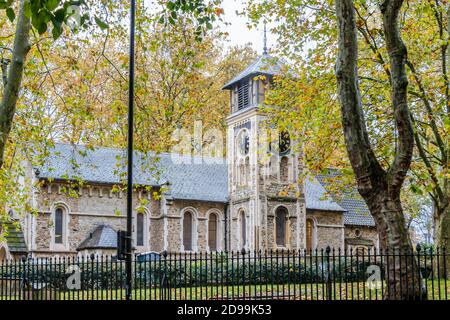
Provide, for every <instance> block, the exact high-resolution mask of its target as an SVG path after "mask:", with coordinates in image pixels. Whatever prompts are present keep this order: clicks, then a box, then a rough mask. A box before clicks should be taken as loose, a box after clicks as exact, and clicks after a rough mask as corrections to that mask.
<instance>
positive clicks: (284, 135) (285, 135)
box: [279, 131, 291, 155]
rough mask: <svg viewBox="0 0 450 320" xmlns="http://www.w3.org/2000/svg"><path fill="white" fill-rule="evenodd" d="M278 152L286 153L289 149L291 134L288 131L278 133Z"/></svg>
mask: <svg viewBox="0 0 450 320" xmlns="http://www.w3.org/2000/svg"><path fill="white" fill-rule="evenodd" d="M279 148H280V154H282V155H283V154H287V153H289V151H291V136H290V135H289V132H286V131H283V132H281V133H280V147H279Z"/></svg>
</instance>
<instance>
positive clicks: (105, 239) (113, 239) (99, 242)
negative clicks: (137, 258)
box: [77, 225, 117, 251]
mask: <svg viewBox="0 0 450 320" xmlns="http://www.w3.org/2000/svg"><path fill="white" fill-rule="evenodd" d="M116 248H117V232H116V231H115V230H114V229H113V228H111V227H110V226H107V225H101V226H98V227H97V228H96V229H95V230H94V231H93V232H92V233H91V234H90V235H89V237H87V238H86V239H85V240H84V241H83V242H82V243H81V244H80V245H79V246H78V248H77V251H81V250H86V249H116Z"/></svg>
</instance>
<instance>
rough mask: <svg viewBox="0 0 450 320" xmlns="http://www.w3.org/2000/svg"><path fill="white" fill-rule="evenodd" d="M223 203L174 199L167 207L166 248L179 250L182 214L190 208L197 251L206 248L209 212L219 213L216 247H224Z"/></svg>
mask: <svg viewBox="0 0 450 320" xmlns="http://www.w3.org/2000/svg"><path fill="white" fill-rule="evenodd" d="M224 207H225V205H224V204H222V203H214V202H204V201H192V200H174V201H173V202H172V203H171V204H170V205H168V208H167V217H166V219H167V220H166V221H167V226H168V228H167V232H166V236H167V238H168V240H167V248H166V249H167V250H168V251H170V252H179V251H180V250H181V248H182V236H183V234H182V232H183V226H182V214H183V213H184V212H185V211H186V210H190V211H191V212H192V213H193V215H194V224H193V226H194V230H196V231H195V234H194V238H193V244H194V248H196V249H197V251H202V252H205V251H207V250H208V239H207V230H208V216H209V214H210V213H211V212H214V213H216V214H218V215H219V221H218V222H219V226H218V230H217V232H218V235H219V236H218V247H219V249H223V248H224V243H223V242H224V241H223V238H224V231H225V230H224V227H225V215H224V209H225V208H224Z"/></svg>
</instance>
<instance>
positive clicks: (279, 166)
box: [223, 37, 305, 251]
mask: <svg viewBox="0 0 450 320" xmlns="http://www.w3.org/2000/svg"><path fill="white" fill-rule="evenodd" d="M265 39H266V37H265ZM264 42H265V45H264V52H263V54H262V55H261V56H259V57H258V58H257V59H256V60H255V61H254V62H253V63H251V64H250V65H249V66H248V67H247V68H246V69H245V70H244V71H243V72H241V73H240V74H239V75H238V76H236V77H235V78H233V79H232V80H231V81H230V82H228V83H227V84H226V85H225V86H224V87H223V89H224V90H229V91H230V115H229V116H228V118H227V126H228V129H227V163H228V168H229V170H228V190H229V199H230V203H229V222H228V223H229V225H228V228H229V229H228V230H229V246H230V247H229V248H228V249H229V250H241V249H246V250H252V251H253V250H260V249H261V250H271V249H298V248H303V247H304V245H303V244H304V241H305V232H304V227H305V200H304V195H303V187H302V185H301V184H299V183H298V177H299V176H300V173H301V159H300V155H299V154H298V153H297V152H296V151H295V150H296V149H297V148H295V147H296V145H295V143H294V141H291V137H290V134H289V132H278V131H277V130H271V129H270V128H268V126H267V125H266V120H267V115H265V114H264V113H263V111H262V110H261V106H262V105H263V104H264V101H265V92H266V90H268V89H269V87H270V85H271V84H272V83H273V78H274V76H276V75H278V74H280V72H281V69H282V65H281V63H280V61H279V60H278V59H276V58H275V57H272V56H271V55H269V54H268V52H267V48H266V47H267V46H266V40H265V41H264Z"/></svg>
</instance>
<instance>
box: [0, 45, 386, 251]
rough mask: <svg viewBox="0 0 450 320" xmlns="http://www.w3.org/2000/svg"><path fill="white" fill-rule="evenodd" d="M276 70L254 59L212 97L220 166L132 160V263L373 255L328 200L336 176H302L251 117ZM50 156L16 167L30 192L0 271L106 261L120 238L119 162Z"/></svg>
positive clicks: (63, 152) (106, 154) (362, 219)
mask: <svg viewBox="0 0 450 320" xmlns="http://www.w3.org/2000/svg"><path fill="white" fill-rule="evenodd" d="M281 67H282V66H281V64H280V62H279V61H277V59H275V58H274V57H272V56H270V55H269V54H268V53H267V51H265V52H264V53H263V55H261V56H259V57H258V58H257V59H256V60H255V61H254V62H253V63H252V64H251V65H250V66H248V67H247V68H246V69H245V70H244V71H243V72H242V73H240V74H239V75H237V76H236V77H235V78H234V79H233V80H231V81H230V82H229V83H227V84H226V85H225V86H224V88H223V89H224V90H228V91H229V92H230V114H229V116H228V118H227V128H228V129H227V133H226V158H220V159H219V158H218V159H205V158H204V157H201V156H191V155H181V154H176V153H165V154H159V155H154V156H155V157H157V158H158V161H156V162H155V161H152V158H153V156H148V155H144V154H140V153H136V156H135V161H136V162H135V164H134V168H135V169H134V170H135V173H134V181H135V184H136V191H135V192H134V196H133V201H134V206H135V208H136V210H135V212H134V217H133V247H134V249H135V252H136V253H139V252H149V251H155V252H161V251H164V250H167V251H170V252H215V251H225V250H227V251H231V250H241V249H246V250H250V251H253V250H300V249H307V250H314V249H319V250H320V249H322V248H325V247H327V246H330V247H332V248H335V249H339V248H340V249H341V250H348V249H353V250H364V251H365V252H367V251H368V250H374V249H377V248H378V243H379V241H378V236H377V232H376V229H375V223H374V221H373V219H372V217H371V215H370V213H369V210H368V208H367V207H366V205H365V203H364V201H363V200H362V198H360V196H359V195H358V194H357V192H349V191H345V192H344V191H343V192H342V194H340V195H338V196H336V195H333V194H330V193H329V192H328V191H329V190H330V187H331V185H332V184H333V178H335V177H336V176H338V175H339V171H337V170H329V174H327V175H321V176H315V177H311V176H308V175H305V174H304V173H305V172H304V170H305V169H304V167H303V165H302V158H301V153H300V152H299V150H300V148H299V145H298V142H296V141H294V139H291V136H290V134H289V132H281V133H278V134H277V136H276V138H275V139H274V138H273V137H272V136H273V135H270V134H268V129H267V125H266V121H265V120H266V119H267V115H265V114H264V112H263V111H262V110H261V107H260V106H261V105H262V104H263V103H264V96H265V90H266V89H267V88H268V86H269V85H270V84H271V82H272V81H273V77H274V76H276V75H277V74H279V73H280V71H281ZM263 141H268V143H267V144H265V143H262V142H263ZM266 145H267V147H266ZM262 146H263V147H262ZM50 154H51V155H50V156H49V157H48V159H47V160H46V161H45V164H44V165H43V166H39V167H36V166H34V167H33V166H31V165H27V166H26V172H27V177H26V178H27V179H29V180H30V181H32V183H34V184H35V185H36V186H38V187H36V188H35V189H34V190H33V194H32V195H30V199H31V200H30V207H31V208H33V209H34V211H35V212H36V214H30V212H22V213H18V212H11V220H12V221H14V220H17V221H18V222H20V226H21V227H20V228H18V227H17V226H15V225H14V224H13V223H12V221H9V222H6V223H4V224H3V228H7V229H8V235H7V236H6V242H4V243H0V254H1V256H0V260H1V259H2V258H11V257H19V256H22V255H26V254H28V255H31V256H33V257H48V256H73V255H90V254H92V253H95V254H115V250H116V246H117V231H118V230H124V229H125V228H126V196H125V193H124V192H123V190H121V188H118V187H117V186H118V185H120V183H121V181H122V179H123V175H121V174H120V172H121V170H122V171H123V170H124V167H125V166H123V163H122V166H121V168H118V159H120V158H122V159H124V157H126V153H125V151H124V150H121V149H114V148H104V147H97V148H95V149H94V150H88V149H86V148H85V147H84V146H79V145H69V144H56V145H55V147H54V149H53V150H51V153H50ZM205 160H208V161H205ZM148 163H152V165H148ZM119 167H120V166H119ZM156 171H157V172H158V174H155V172H156ZM300 177H304V178H300ZM77 181H83V183H82V184H81V185H80V184H79V183H77ZM8 226H9V227H8ZM0 232H1V229H0Z"/></svg>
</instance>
